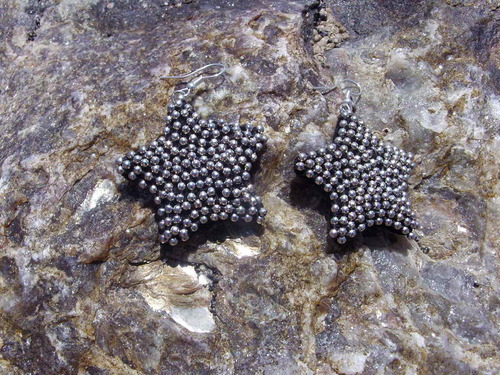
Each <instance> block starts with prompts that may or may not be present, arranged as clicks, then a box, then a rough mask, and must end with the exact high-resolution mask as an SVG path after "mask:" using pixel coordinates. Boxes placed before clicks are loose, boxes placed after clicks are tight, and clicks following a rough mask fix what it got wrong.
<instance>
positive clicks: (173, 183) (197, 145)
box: [116, 64, 266, 246]
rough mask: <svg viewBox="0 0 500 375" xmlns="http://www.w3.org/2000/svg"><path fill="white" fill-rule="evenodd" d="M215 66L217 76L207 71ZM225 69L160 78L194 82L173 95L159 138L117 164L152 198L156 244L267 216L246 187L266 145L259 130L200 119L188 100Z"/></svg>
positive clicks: (124, 173)
mask: <svg viewBox="0 0 500 375" xmlns="http://www.w3.org/2000/svg"><path fill="white" fill-rule="evenodd" d="M214 68H217V69H218V71H217V72H216V73H212V74H208V73H206V71H207V70H209V69H214ZM224 71H225V66H224V65H222V64H209V65H206V66H204V67H202V68H200V69H198V70H195V71H193V72H191V73H188V74H185V75H181V76H164V77H162V78H169V79H170V78H188V77H193V76H194V77H196V78H195V79H193V80H192V81H191V82H189V83H187V84H185V87H183V88H182V89H178V90H176V91H174V93H173V94H172V97H171V102H170V104H169V105H168V109H167V110H168V113H167V116H166V125H165V127H164V130H163V135H162V136H160V137H159V138H158V139H157V140H155V141H153V142H151V143H150V144H149V145H147V146H143V147H140V148H138V149H136V150H133V151H130V152H128V153H127V154H126V155H125V156H124V157H120V158H118V159H117V161H116V163H117V170H118V173H120V174H122V175H123V176H124V177H125V178H127V179H128V180H130V181H134V182H136V183H137V185H138V186H139V187H140V188H141V189H144V190H146V191H149V193H151V194H153V195H154V202H155V203H156V204H157V205H158V210H157V217H158V227H159V230H160V235H159V239H160V242H161V243H168V244H170V245H171V246H175V245H177V244H178V243H179V240H181V241H187V240H188V239H189V235H190V232H195V231H197V230H198V228H199V226H200V225H202V224H205V223H207V222H209V221H218V220H227V219H230V220H231V221H232V222H237V221H245V222H251V221H253V220H255V221H256V222H257V223H259V224H261V223H262V222H263V221H264V217H265V216H266V210H265V209H264V207H263V206H262V201H261V198H260V197H258V196H257V195H255V192H254V189H253V185H251V183H250V178H251V176H250V171H251V169H252V167H253V164H254V163H255V162H256V161H257V158H258V156H257V155H258V153H259V152H260V151H262V150H263V148H264V145H265V143H266V136H265V135H264V134H263V130H264V129H263V127H262V126H251V125H239V124H233V123H226V122H225V121H224V120H220V119H217V120H215V119H203V118H200V115H199V114H198V113H197V112H195V111H194V109H193V106H192V105H191V104H190V103H189V102H188V101H187V98H188V97H189V96H190V94H191V93H192V91H193V90H194V88H195V87H196V86H197V85H198V84H200V83H201V82H202V81H203V80H205V79H206V78H214V77H218V76H220V75H221V74H223V73H224ZM204 73H206V74H204Z"/></svg>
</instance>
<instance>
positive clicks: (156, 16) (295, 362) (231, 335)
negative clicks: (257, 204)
mask: <svg viewBox="0 0 500 375" xmlns="http://www.w3.org/2000/svg"><path fill="white" fill-rule="evenodd" d="M164 4H165V2H164V1H160V0H141V1H129V0H127V1H125V0H124V1H104V0H58V1H56V0H38V1H35V0H17V1H7V0H4V1H1V2H0V41H1V43H0V93H1V95H0V114H1V115H0V129H1V132H0V182H1V183H0V208H1V209H0V249H1V252H0V291H1V293H0V317H1V319H0V372H1V373H2V374H77V373H78V374H89V375H90V374H233V373H234V374H442V373H450V374H497V373H499V372H500V361H499V359H498V358H499V357H500V348H499V344H498V343H499V342H500V337H499V331H498V330H499V321H500V316H499V311H500V301H499V295H500V293H499V292H500V285H499V275H500V273H499V269H498V261H499V259H498V258H499V257H498V247H499V243H498V242H499V240H498V236H497V223H498V220H499V218H500V215H499V187H498V177H499V167H498V165H499V159H500V155H499V153H498V149H499V146H500V144H499V138H498V134H499V120H500V118H499V117H500V99H499V95H498V94H499V92H498V90H499V87H500V85H499V80H500V73H499V62H500V60H499V59H500V54H499V53H500V44H499V31H498V30H499V29H498V5H496V2H494V1H490V0H446V1H438V0H419V1H411V2H410V1H408V2H397V1H389V0H383V1H378V2H369V1H364V0H329V1H325V2H321V3H319V2H315V1H312V0H292V1H285V0H271V1H263V0H246V1H229V0H213V1H208V0H196V1H191V2H187V4H185V5H183V6H182V7H180V8H171V7H168V6H165V5H164ZM210 62H223V63H225V64H227V65H228V66H229V67H230V68H229V70H228V72H227V74H226V77H225V80H224V82H220V84H217V85H213V84H210V83H209V84H208V85H205V86H202V87H200V90H198V92H197V95H196V100H195V105H196V107H197V108H198V111H199V112H200V113H201V114H203V115H210V114H217V115H218V116H221V117H225V118H227V119H229V120H234V121H236V120H239V121H241V122H252V123H256V124H258V123H260V124H263V125H264V126H265V128H266V133H267V135H268V136H269V142H268V147H267V151H266V152H265V153H264V155H263V157H262V161H261V165H260V167H259V169H258V170H257V171H256V172H255V185H256V189H257V192H258V193H259V194H260V195H261V196H262V197H263V200H264V204H265V206H266V208H267V210H268V212H269V213H268V217H267V221H266V223H265V224H264V225H263V227H259V226H248V225H241V226H237V225H234V224H231V223H225V224H219V225H213V226H211V227H210V228H207V229H206V230H201V231H200V232H198V233H197V235H196V238H195V239H193V241H192V242H188V243H185V244H182V245H180V246H179V247H177V248H175V249H170V248H168V247H163V248H162V247H160V244H159V243H158V242H157V232H156V225H155V222H154V217H153V214H152V210H151V208H152V204H151V202H150V201H149V200H148V199H147V197H146V196H143V195H141V194H140V193H139V192H137V191H136V190H135V189H132V188H131V187H129V186H128V185H127V184H126V183H125V181H123V179H122V178H120V176H119V175H117V174H116V173H115V167H114V159H115V157H116V156H117V155H121V154H122V153H123V152H126V151H127V150H128V149H129V148H131V147H137V146H139V145H141V144H143V143H145V142H147V141H150V140H153V139H155V138H156V137H157V136H158V135H159V134H160V133H161V129H162V117H163V116H164V114H165V106H166V104H167V103H168V100H169V95H170V93H171V92H172V90H173V85H174V84H175V82H171V81H163V80H160V79H159V76H161V75H163V74H177V73H184V72H187V71H190V70H192V69H194V68H198V67H200V66H202V65H204V64H206V63H210ZM346 77H349V78H353V79H355V80H357V81H358V82H359V83H360V84H361V85H362V86H363V91H364V95H363V97H362V98H361V101H360V103H359V113H360V115H361V116H362V117H364V119H365V120H366V122H367V123H368V124H369V126H370V127H371V129H372V130H374V131H377V132H379V134H380V136H382V137H383V138H384V139H385V140H387V141H389V142H392V143H393V144H394V145H396V146H398V147H401V148H403V149H406V150H407V151H411V152H413V153H415V155H416V157H417V167H416V169H415V170H414V173H413V177H412V180H411V192H410V196H411V198H412V200H413V207H414V208H415V211H416V212H417V214H418V216H419V219H420V222H421V223H422V225H423V232H424V236H425V237H424V238H423V240H422V241H421V243H420V244H418V245H417V244H416V243H414V242H410V241H408V240H407V239H405V238H404V237H401V236H397V235H395V234H392V233H390V232H388V231H385V230H379V231H374V232H365V233H364V236H363V238H361V237H360V238H357V239H356V240H355V241H354V242H352V243H350V244H349V245H348V246H346V247H340V246H338V245H335V244H333V243H331V242H330V241H328V240H327V231H328V222H327V218H328V200H327V197H325V196H324V195H323V194H321V193H320V192H318V190H317V189H316V188H315V186H310V185H309V183H308V182H307V181H304V180H303V179H300V178H297V177H296V176H295V173H294V171H293V165H292V164H293V160H294V158H295V156H296V154H297V153H298V152H300V151H305V150H312V149H316V148H318V147H319V146H320V145H323V144H326V143H327V142H328V141H329V139H330V137H331V134H332V133H333V129H334V124H335V108H336V103H338V102H339V100H340V98H341V94H340V93H339V92H338V91H334V92H333V93H332V94H331V95H330V96H328V97H323V96H321V95H320V94H319V93H318V92H317V91H315V90H314V89H313V86H316V85H319V84H321V85H328V84H333V83H334V82H337V83H339V82H341V81H342V79H344V78H346Z"/></svg>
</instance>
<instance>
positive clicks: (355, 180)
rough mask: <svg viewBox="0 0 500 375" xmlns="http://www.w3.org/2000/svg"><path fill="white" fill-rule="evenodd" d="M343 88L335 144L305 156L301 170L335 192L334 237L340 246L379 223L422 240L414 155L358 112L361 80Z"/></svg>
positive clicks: (298, 165) (332, 195) (332, 196)
mask: <svg viewBox="0 0 500 375" xmlns="http://www.w3.org/2000/svg"><path fill="white" fill-rule="evenodd" d="M318 89H322V88H318ZM342 89H343V91H344V92H345V94H346V96H345V100H344V101H343V102H342V103H341V104H340V106H339V110H338V113H339V118H338V123H337V128H336V130H335V137H334V140H333V143H331V144H329V145H328V146H327V147H325V148H321V149H319V150H317V151H311V152H309V153H301V154H299V156H298V157H297V160H296V161H295V169H296V171H297V172H298V173H300V174H302V175H304V176H305V177H307V178H310V179H312V180H314V182H315V183H316V185H318V186H320V187H322V188H323V190H324V191H325V192H327V193H329V194H330V200H331V212H332V216H331V219H330V224H331V230H330V232H329V235H330V237H332V238H334V239H336V241H337V242H338V243H339V244H345V243H346V242H347V238H349V237H351V238H352V237H355V236H356V235H357V234H358V233H359V232H363V231H364V230H366V229H367V228H368V227H372V226H374V225H385V226H387V227H391V228H392V229H393V230H395V231H397V232H398V233H401V234H404V235H406V236H408V237H409V238H411V239H414V240H418V236H417V235H416V234H415V232H414V229H417V228H418V227H419V224H418V222H417V220H415V214H414V212H413V211H412V210H411V205H410V202H409V200H408V194H407V190H408V182H407V181H408V178H409V177H410V172H411V170H412V168H413V167H414V166H415V165H414V163H413V161H412V158H413V155H412V154H411V153H407V152H405V151H402V150H400V149H398V148H396V147H393V146H390V145H388V144H385V143H384V142H382V141H381V140H380V139H379V138H378V137H377V136H376V135H375V134H373V133H372V132H371V131H370V130H369V129H368V128H367V127H366V126H365V123H364V122H363V120H361V119H360V118H359V117H358V116H356V115H355V114H354V112H355V104H356V102H357V101H358V100H359V98H360V96H361V88H360V87H359V85H358V84H357V83H356V82H354V81H351V80H346V81H344V83H343V87H342Z"/></svg>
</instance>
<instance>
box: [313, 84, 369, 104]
mask: <svg viewBox="0 0 500 375" xmlns="http://www.w3.org/2000/svg"><path fill="white" fill-rule="evenodd" d="M313 89H315V90H318V91H320V92H321V94H322V95H327V94H329V93H330V92H332V91H334V90H336V89H340V90H342V91H343V92H344V94H345V100H344V101H345V102H351V103H353V104H357V103H358V101H359V99H360V98H361V92H362V90H361V86H360V84H359V83H357V82H356V81H354V80H352V79H344V80H343V81H342V82H341V83H340V85H336V86H314V87H313Z"/></svg>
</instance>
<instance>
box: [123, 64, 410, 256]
mask: <svg viewBox="0 0 500 375" xmlns="http://www.w3.org/2000/svg"><path fill="white" fill-rule="evenodd" d="M214 68H217V69H218V71H217V72H215V73H211V74H207V73H204V72H207V71H208V70H209V69H214ZM225 69H226V68H225V66H224V65H223V64H209V65H206V66H204V67H202V68H200V69H197V70H195V71H193V72H191V73H188V74H185V75H180V76H163V77H161V78H168V79H183V78H188V77H196V78H195V79H193V80H192V81H190V82H189V83H187V84H185V86H184V87H183V88H179V89H177V90H175V91H174V92H173V94H172V97H171V101H170V104H169V105H168V108H167V112H168V113H167V116H166V125H165V127H164V130H163V135H161V136H160V137H159V138H158V139H157V140H156V141H153V142H151V143H150V144H149V145H147V146H143V147H140V148H139V149H137V150H134V151H130V152H128V153H127V154H126V155H125V156H124V157H120V158H118V159H117V161H116V162H117V169H118V173H120V174H122V175H123V176H124V177H126V178H127V179H128V180H130V181H135V182H137V184H138V186H139V187H140V188H141V189H144V190H147V191H149V193H151V194H153V196H154V202H155V203H156V204H157V205H158V207H159V208H158V210H157V218H158V228H159V232H160V235H159V240H160V242H161V243H168V244H170V245H171V246H175V245H177V244H178V243H179V241H187V240H188V239H189V236H190V234H191V232H196V231H197V230H198V228H199V227H200V225H202V224H205V223H207V222H209V221H219V220H228V219H229V220H231V221H232V222H237V221H244V222H251V221H256V222H257V223H259V224H261V223H263V221H264V218H265V216H266V214H267V211H266V209H265V208H264V207H263V205H262V200H261V198H260V197H259V196H257V195H256V194H255V191H254V188H253V185H252V184H251V183H250V179H251V175H250V171H251V169H252V167H253V165H254V163H255V162H256V161H257V159H258V155H259V153H260V152H261V151H263V149H264V147H265V144H266V140H267V137H266V136H265V135H264V134H263V132H264V128H263V127H262V126H253V125H248V124H243V125H240V124H236V123H227V122H225V121H224V120H221V119H203V118H200V115H199V114H198V113H197V112H196V111H194V109H193V106H192V104H190V103H189V101H188V100H187V99H188V97H189V96H190V95H191V93H192V91H193V90H194V88H195V87H196V86H197V85H199V84H200V83H201V82H202V81H203V80H205V79H207V78H215V77H218V76H220V75H222V74H223V73H224V71H225ZM345 83H346V84H345V85H344V87H343V89H344V91H345V93H346V96H345V100H344V101H343V102H342V103H341V104H340V106H339V120H338V126H337V130H336V135H335V137H334V141H333V143H331V144H329V145H328V146H327V147H326V148H321V149H319V150H317V151H311V152H309V153H301V154H299V155H298V157H297V159H296V162H295V169H296V171H297V172H298V173H299V174H301V175H304V176H305V177H307V178H310V179H313V180H314V182H315V183H316V185H318V186H320V187H321V188H322V189H323V190H324V191H325V192H327V193H329V194H330V200H331V203H332V204H331V211H332V217H331V219H330V224H331V230H330V232H329V235H330V237H332V238H334V239H336V241H337V242H338V243H339V244H344V243H346V242H347V238H349V237H351V238H352V237H355V236H356V234H357V233H358V232H363V231H364V230H365V229H366V228H368V227H371V226H374V225H385V226H389V227H391V228H393V229H394V230H395V231H397V232H398V233H401V234H404V235H407V236H408V237H409V238H411V239H417V236H416V235H415V233H414V232H413V230H414V229H416V228H418V223H417V221H416V220H415V217H414V213H413V212H412V210H411V206H410V202H409V200H408V197H407V192H406V191H407V188H408V184H407V180H408V178H409V175H410V171H411V169H412V168H413V166H414V164H413V162H412V160H411V159H412V155H411V154H410V153H406V152H404V151H401V150H399V149H397V148H395V147H392V146H390V145H386V144H384V143H383V142H382V141H380V140H379V139H378V138H377V136H376V135H374V134H373V133H372V132H371V131H370V130H369V129H367V128H366V126H365V124H364V122H363V121H362V120H360V119H359V118H358V117H357V116H356V115H355V114H354V112H355V102H357V100H359V97H360V94H361V92H360V88H359V86H358V85H357V84H356V83H355V82H353V81H350V80H347V81H345Z"/></svg>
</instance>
